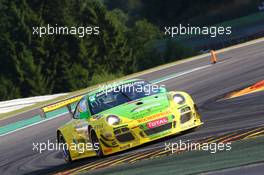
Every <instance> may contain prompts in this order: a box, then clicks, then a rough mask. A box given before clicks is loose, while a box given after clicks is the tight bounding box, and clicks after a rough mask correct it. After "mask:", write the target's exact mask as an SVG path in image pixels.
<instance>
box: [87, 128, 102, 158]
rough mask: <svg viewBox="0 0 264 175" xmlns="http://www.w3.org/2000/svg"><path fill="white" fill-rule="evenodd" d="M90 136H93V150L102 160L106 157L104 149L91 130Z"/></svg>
mask: <svg viewBox="0 0 264 175" xmlns="http://www.w3.org/2000/svg"><path fill="white" fill-rule="evenodd" d="M90 136H91V142H92V145H93V149H94V151H95V153H96V156H97V157H100V158H101V157H104V153H103V150H102V147H101V145H100V141H99V139H98V137H97V135H96V133H95V131H94V130H91V133H90Z"/></svg>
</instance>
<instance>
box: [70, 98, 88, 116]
mask: <svg viewBox="0 0 264 175" xmlns="http://www.w3.org/2000/svg"><path fill="white" fill-rule="evenodd" d="M88 112H89V110H88V104H87V100H86V98H83V99H81V100H80V102H79V103H78V104H77V106H76V108H75V111H74V115H73V118H74V119H80V118H81V114H82V113H88Z"/></svg>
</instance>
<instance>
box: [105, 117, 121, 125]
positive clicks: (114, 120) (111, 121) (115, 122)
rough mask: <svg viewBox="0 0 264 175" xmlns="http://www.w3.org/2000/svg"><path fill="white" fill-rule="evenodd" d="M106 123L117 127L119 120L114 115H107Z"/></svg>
mask: <svg viewBox="0 0 264 175" xmlns="http://www.w3.org/2000/svg"><path fill="white" fill-rule="evenodd" d="M106 121H107V122H108V124H110V125H118V124H119V123H120V118H119V117H117V116H115V115H109V116H107V118H106Z"/></svg>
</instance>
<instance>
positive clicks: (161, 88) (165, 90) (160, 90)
mask: <svg viewBox="0 0 264 175" xmlns="http://www.w3.org/2000/svg"><path fill="white" fill-rule="evenodd" d="M159 92H161V93H162V92H167V89H166V88H165V87H160V88H159Z"/></svg>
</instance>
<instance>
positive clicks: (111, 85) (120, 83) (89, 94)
mask: <svg viewBox="0 0 264 175" xmlns="http://www.w3.org/2000/svg"><path fill="white" fill-rule="evenodd" d="M140 80H141V81H144V80H142V79H130V80H123V81H118V82H114V83H110V84H103V85H101V88H100V86H99V88H98V89H96V90H93V91H91V92H89V93H88V94H86V96H92V95H95V94H97V93H99V92H102V91H104V90H107V89H109V88H111V87H112V88H113V87H117V86H120V85H123V84H127V83H132V82H135V81H140Z"/></svg>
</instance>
